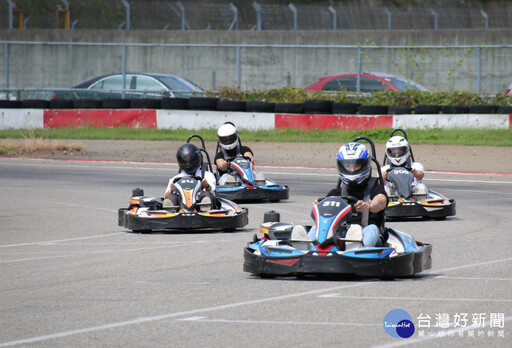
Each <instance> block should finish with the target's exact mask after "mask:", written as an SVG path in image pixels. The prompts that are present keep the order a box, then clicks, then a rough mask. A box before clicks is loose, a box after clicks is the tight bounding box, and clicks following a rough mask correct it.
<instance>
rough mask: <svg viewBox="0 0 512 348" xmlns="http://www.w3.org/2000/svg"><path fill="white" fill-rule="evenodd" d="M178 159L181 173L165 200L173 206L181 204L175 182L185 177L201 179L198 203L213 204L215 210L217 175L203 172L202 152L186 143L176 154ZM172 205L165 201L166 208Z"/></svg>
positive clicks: (169, 189)
mask: <svg viewBox="0 0 512 348" xmlns="http://www.w3.org/2000/svg"><path fill="white" fill-rule="evenodd" d="M176 159H177V160H178V165H179V167H180V172H179V173H178V174H177V175H175V176H173V177H172V178H171V179H170V180H169V183H168V184H167V188H166V190H165V193H164V199H165V200H167V201H170V203H172V205H173V206H178V205H179V204H180V199H179V195H178V194H177V193H176V192H175V191H174V190H173V188H174V180H176V179H177V178H183V177H193V176H196V177H200V178H202V180H201V186H202V188H203V189H202V190H201V192H200V193H199V195H198V196H197V197H196V199H197V201H198V202H202V203H208V202H210V203H211V209H214V208H215V205H216V198H215V175H214V174H213V173H212V172H209V171H207V170H204V172H203V156H202V154H201V150H199V148H198V147H197V146H195V145H194V144H190V143H186V144H183V145H181V146H180V148H179V149H178V151H177V152H176ZM166 205H170V204H169V202H165V201H164V206H166Z"/></svg>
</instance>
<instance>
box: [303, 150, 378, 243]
mask: <svg viewBox="0 0 512 348" xmlns="http://www.w3.org/2000/svg"><path fill="white" fill-rule="evenodd" d="M336 159H337V160H336V165H337V167H338V174H339V175H340V179H341V185H340V186H339V187H337V188H335V189H332V190H330V191H329V192H328V193H327V196H326V197H329V196H353V197H355V198H357V202H356V203H355V204H354V208H355V210H356V211H357V212H358V214H357V215H356V216H352V218H351V219H350V220H349V223H350V224H359V225H361V227H363V245H364V246H366V247H378V246H382V245H383V239H385V237H384V236H383V234H381V233H380V232H381V228H383V226H384V210H385V209H386V206H387V204H388V197H387V195H386V191H385V190H384V187H383V185H382V184H380V183H379V180H377V179H376V178H372V159H371V157H370V154H369V153H368V150H367V149H366V146H364V145H363V144H360V143H354V142H352V143H347V144H345V145H342V146H341V147H340V148H339V150H338V153H337V156H336ZM322 199H323V198H319V199H318V200H315V201H314V202H313V204H317V203H318V202H319V201H320V200H322ZM315 229H316V228H315V226H313V227H312V228H311V230H310V232H309V233H308V238H309V239H313V238H314V235H315ZM381 236H382V237H381Z"/></svg>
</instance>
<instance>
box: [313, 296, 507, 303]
mask: <svg viewBox="0 0 512 348" xmlns="http://www.w3.org/2000/svg"><path fill="white" fill-rule="evenodd" d="M318 297H326V298H340V299H358V300H360V299H364V300H379V301H381V300H398V301H401V300H407V301H454V302H458V301H462V302H512V299H510V298H504V299H493V298H458V297H452V298H449V297H393V296H389V297H387V296H345V295H341V294H326V295H318Z"/></svg>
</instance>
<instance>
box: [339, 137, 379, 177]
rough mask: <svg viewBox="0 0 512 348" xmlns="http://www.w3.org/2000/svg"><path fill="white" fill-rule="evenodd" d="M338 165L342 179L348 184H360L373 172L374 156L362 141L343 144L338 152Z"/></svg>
mask: <svg viewBox="0 0 512 348" xmlns="http://www.w3.org/2000/svg"><path fill="white" fill-rule="evenodd" d="M336 166H337V167H338V174H339V175H340V177H341V181H343V183H345V184H347V185H354V184H356V185H360V184H362V183H363V182H365V181H366V180H367V179H368V178H369V177H370V176H371V174H372V158H371V156H370V154H369V153H368V150H367V149H366V146H364V145H363V144H360V143H348V144H345V145H342V146H341V147H340V149H339V150H338V153H337V154H336Z"/></svg>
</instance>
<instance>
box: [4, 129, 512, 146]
mask: <svg viewBox="0 0 512 348" xmlns="http://www.w3.org/2000/svg"><path fill="white" fill-rule="evenodd" d="M391 131H392V129H369V130H358V131H354V130H350V131H342V130H339V129H327V130H319V129H317V130H309V131H304V130H299V129H296V128H284V129H273V130H257V131H248V130H241V131H240V132H239V134H240V137H241V138H242V140H243V141H244V142H302V143H307V142H320V143H343V142H349V141H351V140H352V139H354V138H355V137H357V136H367V137H369V138H371V139H372V140H373V141H374V142H375V143H383V142H386V141H387V140H388V138H389V136H390V134H391ZM192 134H198V135H200V136H201V137H202V138H203V139H204V140H205V141H217V133H216V130H215V129H200V130H195V131H192V130H188V129H140V128H124V127H116V128H90V127H79V128H75V127H69V128H67V127H65V128H51V129H30V130H17V129H10V130H0V139H8V138H15V139H19V138H27V137H38V138H46V139H77V140H78V139H105V140H155V141H159V140H177V141H186V140H187V138H188V137H189V136H190V135H192ZM407 136H408V138H409V141H411V142H412V143H414V144H434V145H470V146H471V145H475V146H512V130H511V129H473V128H467V129H460V128H454V129H429V130H418V129H409V130H407Z"/></svg>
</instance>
